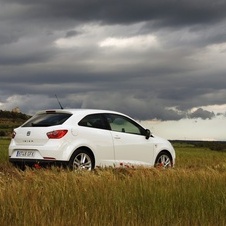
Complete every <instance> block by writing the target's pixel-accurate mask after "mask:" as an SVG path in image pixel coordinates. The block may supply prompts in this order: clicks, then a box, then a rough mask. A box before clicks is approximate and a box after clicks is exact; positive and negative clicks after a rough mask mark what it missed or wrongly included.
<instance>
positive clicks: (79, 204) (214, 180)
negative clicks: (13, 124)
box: [0, 140, 226, 226]
mask: <svg viewBox="0 0 226 226" xmlns="http://www.w3.org/2000/svg"><path fill="white" fill-rule="evenodd" d="M8 144H9V140H0V225H3V226H4V225H7V226H10V225H13V226H14V225H17V226H20V225H28V226H30V225H32V226H34V225H40V226H42V225H45V226H46V225H51V226H52V225H54V226H61V225H62V226H64V225H65V226H70V225H71V226H72V225H73V226H74V225H79V226H80V225H82V226H83V225H100V226H102V225H103V226H111V225H112V226H118V225H119V226H121V225H122V226H124V225H139V226H140V225H141V226H142V225H148V226H149V225H166V226H170V225H172V226H175V225H181V226H182V225H183V226H184V225H189V226H190V225H191V226H193V225H204V226H206V225H207V226H208V225H209V226H215V225H219V226H221V225H226V151H225V149H224V148H220V149H219V150H217V149H218V148H217V147H218V146H217V145H216V148H214V149H213V148H211V149H213V150H210V149H209V147H208V145H206V146H198V145H193V144H190V143H179V142H176V143H174V147H175V149H176V153H177V159H176V166H175V168H174V169H167V170H164V169H156V168H153V169H144V168H139V169H128V168H127V169H125V168H121V169H98V170H94V171H92V172H70V171H67V170H63V169H58V168H52V169H40V170H31V169H27V170H25V171H20V170H18V169H16V168H14V167H12V166H11V165H10V164H9V163H8V161H7V158H8V157H7V148H8Z"/></svg>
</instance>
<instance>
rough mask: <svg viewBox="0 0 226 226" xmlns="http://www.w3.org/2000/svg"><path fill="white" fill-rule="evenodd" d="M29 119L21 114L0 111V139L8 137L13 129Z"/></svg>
mask: <svg viewBox="0 0 226 226" xmlns="http://www.w3.org/2000/svg"><path fill="white" fill-rule="evenodd" d="M29 118H30V116H29V115H26V114H23V113H21V112H14V111H3V110H0V137H3V136H10V135H11V133H12V131H13V129H14V128H16V127H18V126H20V125H21V124H23V123H24V122H25V121H27V120H28V119H29Z"/></svg>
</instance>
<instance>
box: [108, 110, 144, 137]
mask: <svg viewBox="0 0 226 226" xmlns="http://www.w3.org/2000/svg"><path fill="white" fill-rule="evenodd" d="M107 120H108V123H109V124H110V127H111V130H112V131H116V132H123V133H132V134H138V135H143V128H142V127H141V126H140V125H139V124H137V123H136V122H134V121H132V120H131V119H129V118H127V117H125V116H122V115H117V114H108V115H107Z"/></svg>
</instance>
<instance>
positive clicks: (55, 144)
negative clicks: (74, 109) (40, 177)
mask: <svg viewBox="0 0 226 226" xmlns="http://www.w3.org/2000/svg"><path fill="white" fill-rule="evenodd" d="M71 116H72V113H70V112H66V111H65V112H64V111H42V112H39V113H37V114H36V115H34V116H33V117H32V118H31V119H30V120H28V121H27V122H26V123H24V124H23V125H22V126H20V127H18V128H16V129H15V130H14V132H13V135H12V139H11V142H10V145H9V161H10V162H11V163H13V164H15V165H18V166H19V167H21V168H24V166H25V165H28V166H35V167H40V166H44V165H52V164H57V165H62V164H67V159H66V158H64V157H63V151H64V150H65V149H66V148H67V146H68V145H67V144H68V142H69V140H70V136H71V133H70V132H69V130H70V128H69V127H68V126H67V125H64V123H65V122H66V121H67V120H68V119H69V118H70V117H71Z"/></svg>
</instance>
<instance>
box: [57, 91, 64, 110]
mask: <svg viewBox="0 0 226 226" xmlns="http://www.w3.org/2000/svg"><path fill="white" fill-rule="evenodd" d="M55 97H56V99H57V102H58V104H59V105H60V108H61V109H64V108H63V107H62V105H61V103H60V101H59V99H58V97H57V95H56V94H55Z"/></svg>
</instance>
